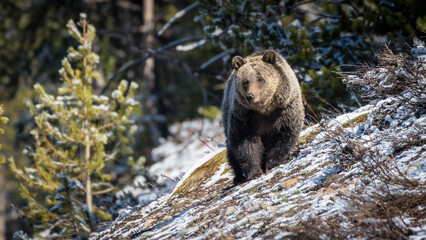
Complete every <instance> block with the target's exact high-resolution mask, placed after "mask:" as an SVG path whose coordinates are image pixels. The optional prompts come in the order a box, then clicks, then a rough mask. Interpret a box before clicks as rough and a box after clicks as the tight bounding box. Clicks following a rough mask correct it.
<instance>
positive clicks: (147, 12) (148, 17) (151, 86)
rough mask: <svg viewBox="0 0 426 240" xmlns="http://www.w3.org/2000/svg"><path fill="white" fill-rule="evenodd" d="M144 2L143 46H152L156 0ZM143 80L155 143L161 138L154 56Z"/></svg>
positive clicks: (145, 0)
mask: <svg viewBox="0 0 426 240" xmlns="http://www.w3.org/2000/svg"><path fill="white" fill-rule="evenodd" d="M142 2H143V24H144V25H143V27H142V29H143V32H144V39H143V43H142V44H143V46H142V48H152V47H153V45H154V26H155V25H154V0H142ZM142 80H143V82H144V86H145V94H146V95H145V96H146V101H145V107H146V113H147V114H148V115H150V116H152V117H151V118H150V119H151V120H150V122H149V129H150V133H151V136H152V140H153V143H154V144H156V141H157V140H158V138H159V135H160V133H159V130H158V124H157V122H156V121H155V118H154V117H153V116H155V115H157V114H158V107H157V102H158V96H157V94H156V92H155V89H156V88H155V74H154V58H148V59H147V60H146V61H145V63H144V66H143V69H142Z"/></svg>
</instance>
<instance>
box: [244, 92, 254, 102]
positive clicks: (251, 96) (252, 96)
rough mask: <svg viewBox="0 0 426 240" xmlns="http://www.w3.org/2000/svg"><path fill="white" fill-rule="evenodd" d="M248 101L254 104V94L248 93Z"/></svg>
mask: <svg viewBox="0 0 426 240" xmlns="http://www.w3.org/2000/svg"><path fill="white" fill-rule="evenodd" d="M246 99H247V101H248V102H253V100H254V94H253V93H247V95H246Z"/></svg>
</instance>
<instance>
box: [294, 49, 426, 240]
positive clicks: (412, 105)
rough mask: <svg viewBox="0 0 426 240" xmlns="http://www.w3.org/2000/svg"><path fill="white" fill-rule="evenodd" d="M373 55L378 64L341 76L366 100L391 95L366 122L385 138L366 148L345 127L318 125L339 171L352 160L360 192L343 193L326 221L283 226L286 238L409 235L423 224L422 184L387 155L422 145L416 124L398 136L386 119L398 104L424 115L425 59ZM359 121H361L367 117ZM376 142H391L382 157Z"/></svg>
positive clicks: (425, 213)
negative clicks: (340, 206)
mask: <svg viewBox="0 0 426 240" xmlns="http://www.w3.org/2000/svg"><path fill="white" fill-rule="evenodd" d="M376 56H377V58H378V59H379V64H378V65H376V66H366V65H364V66H361V67H360V68H359V71H357V72H355V73H344V74H342V76H343V77H344V78H345V81H346V82H347V83H348V84H350V85H351V86H352V87H354V88H355V89H357V90H358V91H359V92H360V93H361V96H362V97H363V98H365V99H373V98H379V99H385V98H389V97H391V98H393V99H394V100H393V102H390V103H389V104H390V106H385V107H383V108H381V109H380V108H379V109H377V111H378V112H376V113H375V115H374V116H372V119H370V120H371V122H370V123H369V124H372V125H375V126H378V128H379V129H380V130H383V129H385V130H386V131H384V132H386V135H387V136H380V139H372V140H369V141H371V144H370V147H368V148H367V147H365V146H366V144H365V143H366V140H361V139H358V138H357V137H356V136H355V135H354V134H352V133H349V132H347V131H345V130H344V128H345V127H349V126H350V125H345V126H343V125H342V126H341V128H335V129H334V130H330V129H328V128H327V126H326V125H325V126H324V127H323V128H324V129H323V131H325V137H326V139H327V140H329V141H333V142H334V143H335V146H336V153H335V156H334V157H335V163H336V164H337V165H338V166H339V167H340V168H342V169H347V168H351V167H352V166H353V165H354V164H358V165H359V166H360V167H361V170H362V173H361V174H359V176H360V178H361V179H362V181H361V183H360V186H358V187H361V188H359V189H362V191H361V190H359V189H358V191H352V192H349V193H348V194H347V195H344V196H342V198H343V199H344V200H346V202H347V203H348V204H349V206H348V208H347V209H346V210H345V211H344V212H343V213H341V214H338V215H335V216H333V217H330V218H327V219H322V218H320V217H316V218H313V219H310V220H309V221H306V222H301V223H300V224H299V225H297V226H295V227H290V228H289V229H288V230H289V231H291V232H292V233H294V236H292V237H289V239H318V238H321V239H351V238H355V239H409V236H410V235H411V234H413V232H412V229H413V228H414V227H419V226H422V225H424V224H426V211H425V210H424V209H425V208H426V183H424V182H420V181H418V180H415V179H412V178H410V177H408V176H407V175H406V174H405V173H404V172H402V171H401V170H400V169H399V168H398V165H397V163H396V161H395V160H394V159H393V157H392V156H395V155H397V154H400V153H402V152H403V151H406V150H408V149H410V148H412V147H413V146H424V145H425V144H426V141H425V140H424V139H423V140H422V138H421V137H420V136H419V133H421V132H422V129H420V128H421V126H412V128H413V134H412V136H410V135H408V137H407V138H399V137H398V134H395V132H393V131H394V130H395V129H392V128H391V127H390V126H389V124H388V123H386V120H385V117H386V116H394V115H395V113H396V111H397V110H398V109H401V108H402V109H405V111H407V112H408V114H407V116H406V117H407V118H409V117H412V116H414V117H416V118H419V117H420V116H421V115H422V114H426V88H425V86H426V70H425V68H426V63H425V61H424V60H421V59H418V58H414V57H407V56H398V55H395V54H394V53H393V52H392V51H391V50H390V49H389V48H388V47H387V46H385V48H384V50H383V51H381V52H379V53H377V54H376ZM413 99H414V100H413ZM400 107H401V108H400ZM404 117H405V116H404ZM358 120H360V121H362V122H365V121H366V120H367V115H365V116H362V117H360V119H358ZM403 120H404V119H403ZM403 120H401V122H402V121H403ZM404 121H405V120H404ZM367 134H368V133H367ZM381 141H387V142H390V143H392V146H393V147H394V149H395V151H394V153H393V155H384V154H383V153H380V152H379V150H377V149H376V150H375V149H374V148H372V147H371V146H378V145H380V143H381ZM420 155H421V154H420ZM376 181H378V182H379V183H380V184H377V182H376Z"/></svg>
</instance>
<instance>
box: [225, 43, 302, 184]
mask: <svg viewBox="0 0 426 240" xmlns="http://www.w3.org/2000/svg"><path fill="white" fill-rule="evenodd" d="M232 67H233V68H234V70H233V71H232V73H231V75H230V76H229V79H228V82H227V84H226V88H225V92H224V97H223V102H222V114H223V115H222V117H223V120H222V121H223V126H224V128H225V135H226V145H227V149H228V161H229V163H230V165H231V167H232V169H233V171H234V174H235V178H234V183H235V184H239V183H242V182H245V181H248V180H251V179H254V178H256V177H258V176H259V175H261V174H262V173H265V172H267V171H269V170H270V169H271V168H273V167H276V166H278V165H280V164H281V163H283V162H284V160H285V158H286V157H287V156H288V154H289V153H290V151H291V150H292V148H293V147H294V145H295V144H296V143H297V141H298V139H299V133H300V131H301V130H302V127H303V121H304V117H305V111H304V106H303V103H302V96H301V91H300V86H299V82H298V80H297V78H296V75H295V74H294V72H293V70H292V69H291V67H290V66H289V65H288V64H287V62H286V60H285V59H284V58H283V57H282V56H281V55H280V54H279V53H277V52H275V51H273V50H260V51H256V52H255V53H253V54H252V55H250V56H248V57H247V58H245V59H243V58H242V57H240V56H235V57H233V58H232Z"/></svg>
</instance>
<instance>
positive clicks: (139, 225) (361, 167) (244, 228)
mask: <svg viewBox="0 0 426 240" xmlns="http://www.w3.org/2000/svg"><path fill="white" fill-rule="evenodd" d="M416 64H417V63H416ZM421 64H423V65H415V66H416V68H417V70H418V71H424V67H425V64H424V62H423V63H421ZM378 71H383V70H382V69H381V68H379V69H378ZM387 71H389V70H387ZM401 71H402V70H401ZM395 72H396V71H395ZM388 73H389V72H388ZM369 74H372V73H369ZM398 74H399V73H398ZM402 74H403V75H405V76H406V77H407V76H408V79H411V80H409V81H411V82H407V84H408V85H409V84H411V85H410V86H408V85H407V86H408V87H407V88H406V89H402V90H401V92H399V93H398V94H390V95H388V96H386V94H387V93H386V91H387V90H386V89H385V88H384V90H383V89H382V91H383V92H381V94H383V95H382V96H386V97H385V98H383V99H382V100H377V101H375V102H372V103H371V104H370V105H367V106H364V107H361V108H359V109H357V110H355V111H354V112H351V113H347V114H343V115H341V116H338V117H337V118H335V119H331V120H323V121H321V122H320V123H319V124H317V125H314V126H310V127H308V128H306V129H305V130H304V131H303V132H302V133H301V135H300V138H301V141H300V143H299V146H298V148H297V149H296V150H295V152H294V153H293V154H292V158H291V160H290V161H289V162H288V163H284V164H282V165H280V166H279V167H276V168H274V169H273V170H271V172H269V173H268V174H264V175H262V176H260V177H259V178H257V179H254V180H252V181H249V182H247V183H244V184H241V185H238V186H233V184H232V171H231V170H230V168H229V166H228V164H227V162H226V154H224V150H223V146H222V144H223V143H224V137H223V135H222V128H221V126H220V125H219V123H218V122H217V121H213V122H209V121H207V122H205V123H204V125H203V128H202V127H201V121H190V122H185V123H182V124H176V125H174V126H173V127H172V129H171V131H172V132H173V133H174V137H173V138H172V137H171V138H169V139H167V140H164V141H163V143H162V145H161V146H160V147H159V148H157V149H155V150H154V156H155V157H156V158H157V159H158V163H156V164H154V165H153V166H152V167H151V168H150V171H152V172H153V173H155V174H158V177H159V178H158V179H159V181H163V182H164V183H167V186H168V187H167V188H165V189H166V190H165V191H164V192H163V193H162V196H161V197H159V198H157V197H158V196H160V195H161V194H153V195H150V197H152V199H155V198H157V199H156V200H155V201H152V202H151V203H150V204H148V205H146V206H144V207H140V208H138V209H132V210H131V211H128V212H127V215H126V216H122V217H121V218H120V219H117V220H116V221H114V222H113V223H112V224H111V225H110V226H109V227H108V228H107V229H106V230H105V231H103V232H101V233H97V234H94V235H93V236H92V238H93V239H129V238H130V239H287V238H291V239H372V238H374V239H389V238H392V239H405V238H408V239H411V240H420V239H426V218H425V212H426V201H425V199H426V91H425V84H426V82H425V80H424V79H425V78H424V74H423V75H417V76H420V77H422V79H416V78H414V77H413V76H414V75H411V76H409V75H407V74H406V73H404V72H402ZM358 77H359V76H358ZM370 77H371V76H370ZM358 80H360V79H357V76H354V77H352V78H351V79H350V81H358ZM361 80H362V79H361ZM375 80H377V81H379V82H378V83H377V84H378V86H379V85H380V84H381V82H380V81H381V80H383V81H386V82H391V81H389V80H392V79H389V78H388V75H386V74H385V75H377V79H375ZM397 80H398V81H399V78H398V79H397ZM417 80H418V84H419V85H417ZM366 91H374V88H371V89H366ZM368 94H370V93H368ZM189 129H190V130H189ZM201 129H203V131H201V133H199V131H200V130H201ZM193 132H194V134H193ZM208 138H211V139H208ZM183 172H185V174H184V175H182V173H183ZM164 176H167V177H164ZM170 179H179V180H178V183H177V184H176V181H171V180H170ZM172 187H174V190H173V191H172V190H171V189H172ZM134 191H136V189H134ZM142 196H145V197H146V196H147V194H145V193H143V192H141V197H142ZM142 199H143V197H142Z"/></svg>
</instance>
